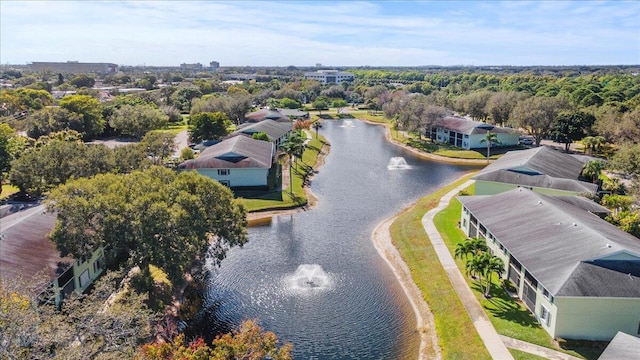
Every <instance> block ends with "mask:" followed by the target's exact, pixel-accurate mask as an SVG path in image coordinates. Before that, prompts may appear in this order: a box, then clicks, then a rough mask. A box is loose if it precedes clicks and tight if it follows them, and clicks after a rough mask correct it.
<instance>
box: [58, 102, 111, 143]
mask: <svg viewBox="0 0 640 360" xmlns="http://www.w3.org/2000/svg"><path fill="white" fill-rule="evenodd" d="M60 107H61V108H63V109H66V110H68V111H69V112H72V113H76V114H79V115H81V116H82V119H83V121H84V126H83V128H82V131H79V132H80V133H81V134H82V136H83V137H84V138H85V139H88V138H92V137H94V136H96V135H99V134H102V132H103V131H104V128H105V124H106V122H105V120H104V118H103V117H102V106H101V105H100V102H98V100H97V99H95V98H93V97H91V96H88V95H71V96H65V97H64V98H62V99H61V100H60Z"/></svg>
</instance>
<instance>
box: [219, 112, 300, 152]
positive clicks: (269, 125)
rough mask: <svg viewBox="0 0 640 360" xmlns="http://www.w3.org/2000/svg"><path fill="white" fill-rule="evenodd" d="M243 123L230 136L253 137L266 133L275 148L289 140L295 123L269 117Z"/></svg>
mask: <svg viewBox="0 0 640 360" xmlns="http://www.w3.org/2000/svg"><path fill="white" fill-rule="evenodd" d="M242 125H244V126H242ZM242 125H241V126H239V127H238V130H236V131H234V132H232V133H231V134H229V138H231V137H235V136H246V137H253V134H257V133H265V134H267V136H268V137H269V140H270V141H271V142H272V143H273V144H274V146H275V150H278V149H279V148H280V145H281V144H282V143H283V142H285V141H286V140H287V137H289V134H290V133H291V131H293V124H292V123H291V122H278V121H275V120H269V119H267V120H262V121H260V122H257V123H245V124H242Z"/></svg>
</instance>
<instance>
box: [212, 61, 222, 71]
mask: <svg viewBox="0 0 640 360" xmlns="http://www.w3.org/2000/svg"><path fill="white" fill-rule="evenodd" d="M219 67H220V63H219V62H217V61H212V62H210V63H209V70H211V71H216V70H218V68H219Z"/></svg>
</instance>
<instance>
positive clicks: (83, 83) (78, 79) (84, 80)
mask: <svg viewBox="0 0 640 360" xmlns="http://www.w3.org/2000/svg"><path fill="white" fill-rule="evenodd" d="M69 83H70V84H71V85H73V86H75V87H76V88H78V89H79V88H84V87H86V88H91V87H93V85H95V84H96V79H94V78H92V77H91V76H89V75H87V74H78V75H76V76H74V77H72V78H71V79H69Z"/></svg>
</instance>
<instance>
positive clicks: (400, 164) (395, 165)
mask: <svg viewBox="0 0 640 360" xmlns="http://www.w3.org/2000/svg"><path fill="white" fill-rule="evenodd" d="M405 169H411V165H409V164H407V160H405V159H404V158H403V157H401V156H394V157H392V158H391V159H390V160H389V164H388V165H387V170H405Z"/></svg>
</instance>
